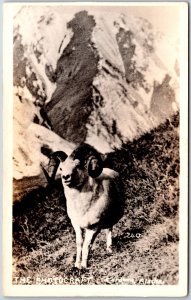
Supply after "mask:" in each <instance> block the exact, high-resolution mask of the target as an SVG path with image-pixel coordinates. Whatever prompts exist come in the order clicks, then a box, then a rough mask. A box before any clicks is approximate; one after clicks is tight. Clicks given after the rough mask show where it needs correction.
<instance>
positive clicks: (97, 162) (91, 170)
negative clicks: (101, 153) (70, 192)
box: [87, 156, 103, 178]
mask: <svg viewBox="0 0 191 300" xmlns="http://www.w3.org/2000/svg"><path fill="white" fill-rule="evenodd" d="M87 170H88V174H89V175H90V176H91V177H92V178H96V177H98V176H99V175H100V174H101V172H102V170H103V163H102V160H101V158H99V157H95V156H91V157H90V158H89V159H88V162H87Z"/></svg>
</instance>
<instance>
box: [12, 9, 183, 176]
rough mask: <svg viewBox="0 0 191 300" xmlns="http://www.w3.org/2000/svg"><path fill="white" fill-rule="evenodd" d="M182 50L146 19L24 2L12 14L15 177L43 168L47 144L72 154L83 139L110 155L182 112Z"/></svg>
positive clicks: (35, 172) (29, 174) (95, 10)
mask: <svg viewBox="0 0 191 300" xmlns="http://www.w3.org/2000/svg"><path fill="white" fill-rule="evenodd" d="M178 55H179V49H178V41H176V40H174V39H171V38H170V37H169V36H168V38H167V36H166V35H165V33H161V32H158V31H156V30H155V28H153V25H152V24H151V23H150V22H149V21H148V20H147V19H146V18H142V17H135V16H132V15H128V14H127V13H122V12H120V13H119V12H118V11H117V12H114V11H109V12H108V14H105V13H104V12H102V10H101V9H99V10H98V9H95V8H94V7H87V8H85V9H84V8H83V9H81V8H80V7H76V8H75V9H74V8H73V9H70V10H69V9H66V8H65V7H62V6H60V7H59V6H58V7H56V6H54V7H51V6H40V7H39V6H22V7H21V9H18V10H17V12H16V13H15V17H14V68H13V72H14V74H13V75H14V91H15V97H14V120H15V122H16V123H15V124H16V125H15V126H14V127H15V135H14V137H15V141H16V142H15V144H14V147H15V148H14V165H15V172H14V177H15V178H16V179H20V178H22V177H25V176H26V177H27V176H31V174H32V175H34V176H36V175H38V174H39V173H40V167H39V166H40V162H42V161H44V160H45V161H46V159H47V158H46V156H45V155H44V154H43V153H42V151H41V148H42V146H43V145H46V146H48V147H49V148H51V149H52V150H53V148H54V149H57V150H59V149H61V148H62V149H65V148H66V150H67V151H71V149H72V148H73V147H74V145H75V144H79V143H81V142H83V141H86V142H88V143H90V144H92V145H94V146H95V147H96V148H97V149H99V150H100V151H102V152H103V153H105V152H108V151H112V149H113V148H115V147H117V148H119V147H120V145H121V144H122V143H123V142H126V141H132V140H133V139H136V138H138V137H139V136H141V135H142V134H143V133H145V132H148V131H149V130H151V129H153V128H155V127H157V126H158V125H159V124H160V123H161V122H163V121H164V120H166V118H168V117H170V116H171V115H172V114H174V113H175V112H176V111H177V110H178V101H179V95H178V93H179V66H178ZM21 120H22V122H21ZM18 124H19V125H18ZM17 125H18V126H17ZM34 145H36V146H34ZM66 150H65V151H66ZM31 157H33V159H31ZM36 157H38V159H36ZM34 158H35V159H34ZM26 162H27V163H26ZM30 164H31V165H30ZM29 165H30V166H31V167H29ZM23 166H25V167H23ZM31 170H32V171H31ZM18 174H20V175H18Z"/></svg>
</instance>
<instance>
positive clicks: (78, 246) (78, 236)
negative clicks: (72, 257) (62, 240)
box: [72, 224, 83, 269]
mask: <svg viewBox="0 0 191 300" xmlns="http://www.w3.org/2000/svg"><path fill="white" fill-rule="evenodd" d="M72 225H73V227H74V230H75V233H76V250H77V251H76V262H75V267H76V268H78V269H80V268H81V256H82V245H83V236H82V229H81V228H80V227H79V226H78V225H76V224H72Z"/></svg>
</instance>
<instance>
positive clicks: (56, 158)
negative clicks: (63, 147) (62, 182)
mask: <svg viewBox="0 0 191 300" xmlns="http://www.w3.org/2000/svg"><path fill="white" fill-rule="evenodd" d="M67 156H68V155H67V154H66V153H65V152H64V151H56V152H53V153H52V154H51V156H50V160H49V163H48V170H46V169H45V168H44V166H43V165H42V164H41V168H42V170H43V172H44V175H45V177H46V179H47V181H48V184H51V183H53V181H54V180H55V177H56V172H57V169H58V166H59V164H60V162H62V161H65V159H66V158H67Z"/></svg>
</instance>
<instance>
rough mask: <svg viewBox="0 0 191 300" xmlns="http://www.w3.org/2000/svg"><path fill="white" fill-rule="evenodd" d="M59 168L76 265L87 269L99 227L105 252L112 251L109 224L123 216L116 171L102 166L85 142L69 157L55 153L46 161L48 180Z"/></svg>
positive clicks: (51, 178)
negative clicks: (75, 247) (103, 234)
mask: <svg viewBox="0 0 191 300" xmlns="http://www.w3.org/2000/svg"><path fill="white" fill-rule="evenodd" d="M58 167H60V170H61V179H62V184H63V187H64V193H65V197H66V205H67V213H68V216H69V218H70V219H71V223H72V225H73V227H74V230H75V233H76V246H77V255H76V262H75V267H77V268H81V267H82V268H86V267H87V260H88V254H89V250H90V247H91V246H92V244H93V241H94V240H95V238H96V236H97V234H98V233H99V232H100V230H101V229H106V239H107V251H108V252H110V253H111V252H112V250H111V246H112V236H111V233H112V226H113V225H114V224H116V223H117V222H118V221H119V219H120V218H121V217H122V215H123V205H122V202H121V199H120V191H119V187H118V184H117V178H118V173H117V172H115V171H114V170H112V169H109V168H103V161H102V158H101V155H100V153H99V152H98V151H97V150H95V149H94V148H93V147H92V146H90V145H88V144H83V145H81V146H79V147H78V148H77V149H75V150H74V151H73V152H72V153H71V154H70V155H69V156H67V155H66V153H65V152H62V151H57V152H54V153H53V154H52V156H51V159H50V161H49V170H50V169H51V175H48V173H47V172H46V176H47V179H48V180H49V182H51V180H54V178H55V175H56V171H57V169H58ZM83 230H84V239H83Z"/></svg>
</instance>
